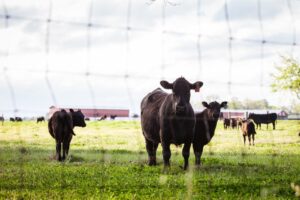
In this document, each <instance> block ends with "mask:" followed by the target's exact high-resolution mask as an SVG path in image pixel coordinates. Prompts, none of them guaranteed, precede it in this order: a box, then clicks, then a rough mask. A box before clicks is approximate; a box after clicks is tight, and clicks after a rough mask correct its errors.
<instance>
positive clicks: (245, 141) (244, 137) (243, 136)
mask: <svg viewBox="0 0 300 200" xmlns="http://www.w3.org/2000/svg"><path fill="white" fill-rule="evenodd" d="M243 137H244V145H246V135H243Z"/></svg>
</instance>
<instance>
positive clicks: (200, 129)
mask: <svg viewBox="0 0 300 200" xmlns="http://www.w3.org/2000/svg"><path fill="white" fill-rule="evenodd" d="M202 105H203V106H204V107H205V108H206V109H205V110H203V111H202V112H200V113H196V114H195V115H196V126H195V135H194V140H193V149H194V153H195V158H196V159H195V162H196V165H200V163H201V155H202V152H203V147H204V145H206V144H208V143H209V142H210V140H211V139H212V137H213V136H214V134H215V129H216V126H217V123H218V119H219V117H220V110H221V108H224V107H226V106H227V102H226V101H224V102H222V103H221V104H219V103H218V102H216V101H214V102H211V103H209V104H208V103H206V102H202Z"/></svg>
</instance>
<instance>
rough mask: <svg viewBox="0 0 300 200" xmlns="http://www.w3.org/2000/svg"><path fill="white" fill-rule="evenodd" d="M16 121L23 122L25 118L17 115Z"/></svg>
mask: <svg viewBox="0 0 300 200" xmlns="http://www.w3.org/2000/svg"><path fill="white" fill-rule="evenodd" d="M15 121H16V122H21V121H23V119H22V118H21V117H15Z"/></svg>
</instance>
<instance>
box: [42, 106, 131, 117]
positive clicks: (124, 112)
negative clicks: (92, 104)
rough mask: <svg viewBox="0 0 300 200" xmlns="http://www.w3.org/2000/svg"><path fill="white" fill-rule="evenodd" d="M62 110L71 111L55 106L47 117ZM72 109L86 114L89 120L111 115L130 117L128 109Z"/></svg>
mask: <svg viewBox="0 0 300 200" xmlns="http://www.w3.org/2000/svg"><path fill="white" fill-rule="evenodd" d="M60 109H65V110H67V111H69V110H70V109H71V108H58V107H55V106H51V107H50V110H49V113H48V115H47V117H48V118H50V117H51V116H52V114H53V113H54V112H55V111H58V110H60ZM72 109H74V110H78V109H80V110H81V112H82V113H83V114H84V116H85V117H88V118H99V117H101V116H104V115H106V116H107V117H109V116H111V115H116V116H117V117H129V110H128V109H94V108H72Z"/></svg>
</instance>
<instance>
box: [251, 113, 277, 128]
mask: <svg viewBox="0 0 300 200" xmlns="http://www.w3.org/2000/svg"><path fill="white" fill-rule="evenodd" d="M248 118H249V119H252V120H253V121H254V123H255V124H256V128H258V127H259V128H260V129H261V124H267V129H268V124H269V123H272V124H273V130H275V122H276V120H277V114H276V113H269V114H254V113H250V114H249V117H248Z"/></svg>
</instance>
